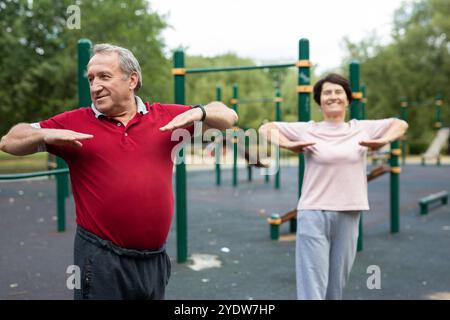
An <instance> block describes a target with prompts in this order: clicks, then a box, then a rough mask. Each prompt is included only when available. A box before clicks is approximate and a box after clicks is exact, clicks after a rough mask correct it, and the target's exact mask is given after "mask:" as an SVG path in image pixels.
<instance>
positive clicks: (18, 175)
mask: <svg viewBox="0 0 450 320" xmlns="http://www.w3.org/2000/svg"><path fill="white" fill-rule="evenodd" d="M68 173H69V169H68V168H64V169H55V170H49V171H35V172H27V173H14V174H1V175H0V180H18V179H28V178H35V177H46V176H53V175H59V174H68Z"/></svg>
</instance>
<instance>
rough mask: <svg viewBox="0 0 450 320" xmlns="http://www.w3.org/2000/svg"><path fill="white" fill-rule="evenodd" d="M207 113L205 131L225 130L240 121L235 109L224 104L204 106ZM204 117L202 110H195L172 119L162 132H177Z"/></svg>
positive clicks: (216, 103)
mask: <svg viewBox="0 0 450 320" xmlns="http://www.w3.org/2000/svg"><path fill="white" fill-rule="evenodd" d="M204 110H205V112H206V115H205V118H204V121H203V131H205V130H206V129H208V128H216V129H219V130H225V129H228V128H230V127H232V126H233V125H234V124H235V123H236V122H237V120H238V116H237V114H236V112H235V111H234V110H233V109H230V108H228V107H227V106H226V105H224V104H223V103H222V102H218V101H214V102H211V103H208V104H207V105H205V106H204ZM202 117H203V112H202V110H201V109H200V108H193V109H191V110H188V111H186V112H183V113H181V114H179V115H178V116H176V117H175V118H173V119H172V121H170V122H169V123H167V124H166V125H165V126H163V127H161V128H160V130H161V131H169V130H175V129H178V128H186V127H189V126H191V125H192V124H193V123H194V121H199V120H201V119H202Z"/></svg>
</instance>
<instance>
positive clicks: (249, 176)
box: [245, 133, 253, 182]
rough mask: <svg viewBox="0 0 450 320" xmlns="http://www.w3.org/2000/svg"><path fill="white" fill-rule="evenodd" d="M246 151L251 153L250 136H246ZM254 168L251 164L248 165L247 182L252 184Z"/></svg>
mask: <svg viewBox="0 0 450 320" xmlns="http://www.w3.org/2000/svg"><path fill="white" fill-rule="evenodd" d="M245 150H248V151H249V152H250V137H249V136H248V134H247V133H246V134H245ZM252 173H253V172H252V166H251V165H250V163H247V180H248V182H251V181H252V180H253V174H252Z"/></svg>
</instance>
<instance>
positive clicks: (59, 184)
mask: <svg viewBox="0 0 450 320" xmlns="http://www.w3.org/2000/svg"><path fill="white" fill-rule="evenodd" d="M58 159H59V158H58ZM66 168H67V167H66ZM66 181H67V174H61V175H57V176H56V214H57V228H58V232H63V231H65V230H66V192H67V189H66V186H67V184H66Z"/></svg>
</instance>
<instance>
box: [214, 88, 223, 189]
mask: <svg viewBox="0 0 450 320" xmlns="http://www.w3.org/2000/svg"><path fill="white" fill-rule="evenodd" d="M216 100H217V101H222V88H221V87H220V86H217V87H216ZM216 146H217V145H216ZM222 147H223V143H222V146H221V147H220V148H219V150H220V151H221V150H222ZM219 150H217V148H216V150H215V153H214V155H215V157H216V186H220V184H221V172H220V160H221V157H222V155H221V153H220V152H218V151H219Z"/></svg>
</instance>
